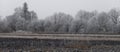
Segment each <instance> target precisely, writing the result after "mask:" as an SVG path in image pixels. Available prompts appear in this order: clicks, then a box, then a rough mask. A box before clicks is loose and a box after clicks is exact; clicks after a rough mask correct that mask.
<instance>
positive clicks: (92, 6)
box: [0, 0, 120, 19]
mask: <svg viewBox="0 0 120 52" xmlns="http://www.w3.org/2000/svg"><path fill="white" fill-rule="evenodd" d="M24 2H27V4H28V7H29V10H34V11H35V12H36V13H37V15H38V18H39V19H44V18H45V17H47V16H50V15H53V14H54V13H56V12H64V13H66V14H70V15H72V16H75V15H76V13H77V12H78V11H79V10H86V11H94V10H97V11H98V12H102V11H106V12H108V11H109V10H110V9H112V8H120V6H119V5H120V0H0V16H2V17H6V16H8V15H11V14H13V13H14V9H15V8H16V7H22V4H23V3H24Z"/></svg>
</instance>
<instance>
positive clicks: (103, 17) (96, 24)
mask: <svg viewBox="0 0 120 52" xmlns="http://www.w3.org/2000/svg"><path fill="white" fill-rule="evenodd" d="M113 25H114V23H113V21H112V19H111V18H110V16H109V15H108V14H107V13H105V12H102V13H100V14H98V15H96V16H94V17H93V18H91V19H90V20H89V22H88V28H87V31H88V32H89V33H107V32H109V33H112V30H113Z"/></svg>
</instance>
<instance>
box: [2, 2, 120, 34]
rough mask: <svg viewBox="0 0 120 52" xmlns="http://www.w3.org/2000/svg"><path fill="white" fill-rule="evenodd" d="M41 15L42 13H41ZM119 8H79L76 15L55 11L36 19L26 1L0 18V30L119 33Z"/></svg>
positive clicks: (3, 31) (6, 31) (5, 31)
mask: <svg viewBox="0 0 120 52" xmlns="http://www.w3.org/2000/svg"><path fill="white" fill-rule="evenodd" d="M41 15H42V14H41ZM119 16H120V10H118V9H111V10H110V11H109V12H97V11H92V12H88V11H84V10H80V11H79V12H78V13H77V14H76V16H74V17H73V16H71V15H69V14H65V13H61V12H60V13H55V14H54V15H51V16H49V17H46V18H45V19H38V17H37V14H36V13H35V12H34V11H29V10H28V7H27V3H24V5H23V7H19V8H16V9H15V12H14V14H12V15H10V16H7V17H6V18H5V19H0V32H1V33H8V32H16V31H25V32H34V33H120V17H119Z"/></svg>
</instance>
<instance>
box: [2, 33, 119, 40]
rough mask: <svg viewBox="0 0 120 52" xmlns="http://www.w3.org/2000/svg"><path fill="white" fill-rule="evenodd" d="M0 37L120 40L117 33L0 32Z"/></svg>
mask: <svg viewBox="0 0 120 52" xmlns="http://www.w3.org/2000/svg"><path fill="white" fill-rule="evenodd" d="M0 38H24V39H66V40H97V41H98V40H111V41H120V35H119V34H114V35H112V34H111V35H110V34H107V35H106V34H32V33H30V34H29V33H0Z"/></svg>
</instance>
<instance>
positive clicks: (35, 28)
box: [27, 20, 44, 33]
mask: <svg viewBox="0 0 120 52" xmlns="http://www.w3.org/2000/svg"><path fill="white" fill-rule="evenodd" d="M27 30H28V31H32V32H37V33H41V32H42V33H43V32H44V20H34V21H32V22H31V23H29V24H28V26H27Z"/></svg>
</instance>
